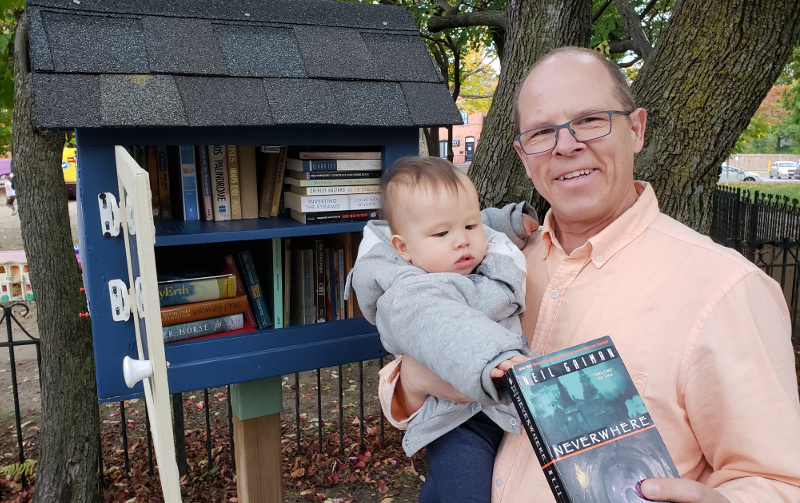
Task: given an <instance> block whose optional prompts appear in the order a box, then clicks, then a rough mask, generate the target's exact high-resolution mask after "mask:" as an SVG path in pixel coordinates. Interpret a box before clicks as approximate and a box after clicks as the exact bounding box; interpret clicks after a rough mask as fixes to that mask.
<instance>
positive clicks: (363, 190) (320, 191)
mask: <svg viewBox="0 0 800 503" xmlns="http://www.w3.org/2000/svg"><path fill="white" fill-rule="evenodd" d="M289 190H290V191H292V192H294V193H295V194H297V195H299V196H332V195H337V194H377V193H378V192H380V191H381V186H380V185H332V186H329V187H296V186H294V185H292V186H291V187H289Z"/></svg>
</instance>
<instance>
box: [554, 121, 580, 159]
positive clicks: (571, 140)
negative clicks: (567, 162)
mask: <svg viewBox="0 0 800 503" xmlns="http://www.w3.org/2000/svg"><path fill="white" fill-rule="evenodd" d="M583 146H584V144H583V143H582V142H580V141H578V139H577V138H575V133H573V132H572V130H571V129H570V128H569V126H567V127H563V128H561V129H560V130H559V131H558V133H557V134H556V146H555V147H554V148H553V153H554V154H555V153H558V154H569V153H571V152H574V151H575V150H579V149H582V148H583Z"/></svg>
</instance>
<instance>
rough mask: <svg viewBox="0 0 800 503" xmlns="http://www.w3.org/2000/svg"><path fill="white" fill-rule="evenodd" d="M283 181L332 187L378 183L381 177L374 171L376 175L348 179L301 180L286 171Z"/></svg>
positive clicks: (296, 184)
mask: <svg viewBox="0 0 800 503" xmlns="http://www.w3.org/2000/svg"><path fill="white" fill-rule="evenodd" d="M283 183H288V184H289V185H294V186H297V187H332V186H339V185H380V183H381V179H380V176H378V174H377V173H376V176H375V177H372V178H352V179H349V180H301V179H299V178H294V177H292V174H291V173H289V172H288V171H287V172H286V177H285V178H284V179H283Z"/></svg>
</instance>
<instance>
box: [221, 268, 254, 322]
mask: <svg viewBox="0 0 800 503" xmlns="http://www.w3.org/2000/svg"><path fill="white" fill-rule="evenodd" d="M224 259H225V269H224V272H225V273H226V274H232V275H233V276H234V278H236V295H247V290H246V289H245V288H244V282H243V281H242V275H241V274H239V269H238V268H237V267H236V260H234V258H233V255H225V257H224ZM242 314H244V321H245V323H246V324H247V325H248V326H250V327H253V329H254V330H255V328H256V327H258V323H257V322H256V316H255V314H253V308H252V307H250V305H249V304H248V305H247V309H246V310H245V312H244V313H242Z"/></svg>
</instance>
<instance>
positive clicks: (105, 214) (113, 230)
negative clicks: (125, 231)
mask: <svg viewBox="0 0 800 503" xmlns="http://www.w3.org/2000/svg"><path fill="white" fill-rule="evenodd" d="M97 203H98V206H100V225H101V226H102V227H103V236H105V237H107V238H110V237H111V236H119V230H120V227H121V226H122V221H121V220H120V218H119V217H120V215H119V205H118V204H117V198H116V197H114V194H112V193H111V192H101V193H99V194H98V195H97Z"/></svg>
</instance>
